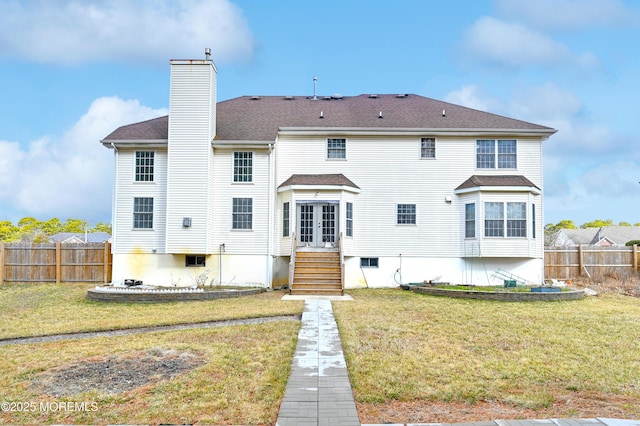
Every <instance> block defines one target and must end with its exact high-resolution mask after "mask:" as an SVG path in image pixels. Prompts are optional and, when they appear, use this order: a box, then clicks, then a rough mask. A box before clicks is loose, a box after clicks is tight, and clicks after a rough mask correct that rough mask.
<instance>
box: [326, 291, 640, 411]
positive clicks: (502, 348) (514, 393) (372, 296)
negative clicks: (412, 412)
mask: <svg viewBox="0 0 640 426" xmlns="http://www.w3.org/2000/svg"><path fill="white" fill-rule="evenodd" d="M350 294H352V295H353V296H354V298H355V301H354V302H344V303H342V302H340V303H334V311H335V316H336V320H337V322H338V326H339V329H340V335H341V338H342V344H343V348H344V351H345V357H346V361H347V366H348V369H349V374H350V377H351V383H352V386H353V389H354V395H355V397H356V400H357V402H358V405H359V409H360V415H361V420H362V421H364V422H382V421H387V422H388V421H391V422H403V421H404V422H416V421H418V422H425V421H428V422H432V421H471V420H474V418H466V419H461V418H456V419H452V418H450V417H449V418H447V417H444V419H443V418H442V417H438V416H433V412H430V411H429V410H425V411H424V414H422V415H417V416H414V417H411V418H408V417H407V416H408V415H409V410H407V411H405V412H404V414H402V412H400V413H397V415H396V416H395V417H394V416H389V417H384V416H383V415H378V416H377V417H376V416H375V415H371V416H369V417H368V415H369V414H371V413H375V412H378V413H380V412H382V411H384V407H385V404H386V405H393V404H395V403H406V404H415V403H418V404H422V406H425V405H428V404H430V403H433V404H435V405H438V404H440V405H442V404H458V405H459V404H462V405H463V406H466V407H469V406H480V405H482V404H486V403H492V404H500V405H502V406H504V407H511V408H515V409H516V412H517V410H522V411H523V412H525V411H527V410H528V411H527V412H528V413H543V412H545V413H555V414H557V415H559V416H562V415H565V416H570V417H577V416H578V415H581V414H587V412H586V411H581V408H580V407H576V406H572V402H571V401H572V398H574V399H575V400H580V399H581V398H583V397H584V395H589V398H590V399H591V400H594V401H597V400H600V401H607V402H608V403H611V404H618V405H617V406H616V408H618V409H619V410H618V411H617V412H616V413H619V415H620V416H623V417H638V416H640V356H639V355H638V354H639V353H640V327H639V326H638V324H640V304H639V303H638V299H636V298H630V297H623V296H618V295H611V294H609V295H605V296H602V297H597V298H586V299H584V300H579V301H572V302H528V303H504V302H492V301H477V300H462V299H447V298H441V297H431V296H427V295H421V294H416V293H414V292H409V291H401V290H364V291H363V290H359V291H350ZM596 414H597V413H591V412H589V414H588V415H591V416H593V415H596ZM498 415H499V414H498ZM403 416H404V417H403ZM516 417H517V415H516ZM475 420H486V418H475Z"/></svg>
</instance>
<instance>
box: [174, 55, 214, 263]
mask: <svg viewBox="0 0 640 426" xmlns="http://www.w3.org/2000/svg"><path fill="white" fill-rule="evenodd" d="M215 91H216V87H215V68H214V66H213V65H211V63H207V62H206V61H171V82H170V94H169V128H168V132H169V142H168V155H169V157H168V166H167V168H168V174H167V218H166V225H165V226H166V232H167V243H166V250H167V253H176V254H180V253H201V254H208V253H213V252H214V251H216V250H217V246H214V245H213V244H212V241H211V232H210V230H211V228H210V220H211V209H210V207H211V196H212V193H213V188H212V186H213V184H214V182H213V180H212V178H211V175H212V173H211V170H212V164H213V149H212V148H211V140H212V139H213V136H214V135H215V110H216V108H215ZM185 217H190V218H191V219H192V225H191V227H188V228H186V227H183V226H182V221H183V218H185Z"/></svg>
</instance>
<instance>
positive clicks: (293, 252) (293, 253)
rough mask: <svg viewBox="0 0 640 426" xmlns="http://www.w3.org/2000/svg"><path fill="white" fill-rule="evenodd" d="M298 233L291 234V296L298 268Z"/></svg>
mask: <svg viewBox="0 0 640 426" xmlns="http://www.w3.org/2000/svg"><path fill="white" fill-rule="evenodd" d="M296 241H297V240H296V233H295V232H293V233H291V256H290V258H289V294H291V288H292V287H293V273H294V270H295V267H296Z"/></svg>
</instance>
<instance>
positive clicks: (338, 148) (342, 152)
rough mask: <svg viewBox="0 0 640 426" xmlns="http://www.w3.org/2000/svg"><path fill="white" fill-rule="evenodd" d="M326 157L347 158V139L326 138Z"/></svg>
mask: <svg viewBox="0 0 640 426" xmlns="http://www.w3.org/2000/svg"><path fill="white" fill-rule="evenodd" d="M327 158H347V140H346V139H327Z"/></svg>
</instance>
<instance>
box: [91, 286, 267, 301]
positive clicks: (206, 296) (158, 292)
mask: <svg viewBox="0 0 640 426" xmlns="http://www.w3.org/2000/svg"><path fill="white" fill-rule="evenodd" d="M264 291H265V289H264V288H253V287H250V288H238V287H214V288H207V289H203V288H195V289H190V288H184V289H181V288H156V289H148V288H140V287H119V286H96V287H95V288H92V289H89V290H88V291H87V298H88V299H89V300H94V301H97V302H119V303H158V302H186V301H193V300H212V299H225V298H230V297H241V296H250V295H253V294H258V293H262V292H264Z"/></svg>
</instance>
